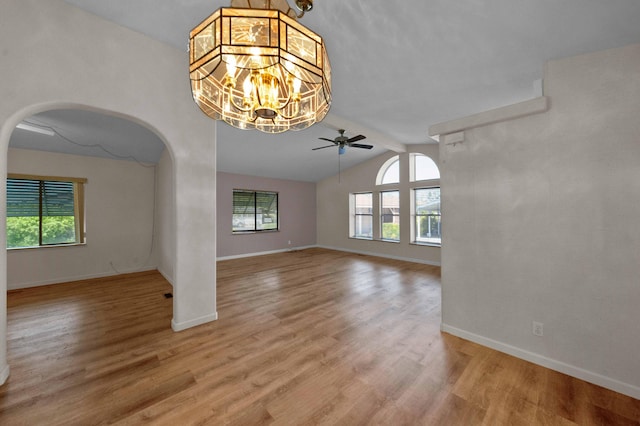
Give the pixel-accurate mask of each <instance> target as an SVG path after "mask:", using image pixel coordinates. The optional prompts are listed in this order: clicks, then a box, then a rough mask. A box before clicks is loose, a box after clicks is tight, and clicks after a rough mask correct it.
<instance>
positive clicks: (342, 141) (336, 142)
mask: <svg viewBox="0 0 640 426" xmlns="http://www.w3.org/2000/svg"><path fill="white" fill-rule="evenodd" d="M338 132H340V136H338V137H336V138H335V139H327V138H318V139H321V140H323V141H328V142H332V145H325V146H319V147H317V148H312V149H311V150H312V151H315V150H317V149H324V148H329V147H332V146H337V147H338V154H339V155H342V154H344V153H345V152H346V150H347V147H351V148H364V149H371V148H373V145H366V144H361V143H354V142H357V141H361V140H362V139H365V138H366V136H363V135H358V136H354V137H352V138H348V137H346V136H345V135H344V132H345V130H344V129H340V130H338Z"/></svg>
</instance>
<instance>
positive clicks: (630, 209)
mask: <svg viewBox="0 0 640 426" xmlns="http://www.w3.org/2000/svg"><path fill="white" fill-rule="evenodd" d="M544 92H545V95H546V96H548V97H549V99H550V109H549V111H547V112H546V113H542V114H539V115H534V116H530V117H526V118H521V119H517V120H511V121H507V122H504V123H499V124H493V125H487V126H484V127H479V128H475V129H472V130H467V131H465V141H464V142H463V143H461V144H457V145H444V144H443V145H442V146H441V151H440V155H441V162H442V168H441V171H442V194H443V217H444V218H446V220H443V223H444V230H443V238H444V241H443V253H442V292H443V296H442V297H443V304H442V312H443V329H444V330H445V331H449V332H451V333H454V334H457V335H459V336H462V337H465V338H468V339H471V340H475V341H477V342H480V343H483V344H486V345H488V346H492V347H494V348H497V349H500V350H503V351H505V352H508V353H512V354H514V355H516V356H519V357H522V358H525V359H529V360H531V361H533V362H537V363H539V364H542V365H546V366H549V367H551V368H554V369H557V370H560V371H563V372H565V373H568V374H571V375H574V376H577V377H581V378H583V379H586V380H588V381H591V382H594V383H597V384H600V385H602V386H605V387H609V388H612V389H614V390H617V391H620V392H624V393H626V394H629V395H631V396H634V397H635V398H640V363H639V361H638V360H639V357H638V354H640V327H639V326H638V324H640V309H638V302H639V301H640V284H639V283H640V278H639V277H640V227H639V226H638V218H640V167H639V164H640V163H639V159H640V45H632V46H628V47H624V48H620V49H613V50H606V51H602V52H597V53H593V54H588V55H582V56H576V57H572V58H567V59H561V60H555V61H551V62H549V63H548V64H547V66H546V70H545V79H544ZM532 321H539V322H542V323H543V324H544V329H543V330H544V335H543V336H542V337H538V336H534V335H533V334H532Z"/></svg>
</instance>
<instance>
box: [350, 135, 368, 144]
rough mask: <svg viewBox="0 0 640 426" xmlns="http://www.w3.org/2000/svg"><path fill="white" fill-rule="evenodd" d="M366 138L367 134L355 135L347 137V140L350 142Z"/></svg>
mask: <svg viewBox="0 0 640 426" xmlns="http://www.w3.org/2000/svg"><path fill="white" fill-rule="evenodd" d="M366 138H367V137H366V136H363V135H358V136H354V137H352V138H349V139H347V142H348V143H351V142H357V141H361V140H362V139H366Z"/></svg>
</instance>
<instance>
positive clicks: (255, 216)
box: [231, 188, 280, 235]
mask: <svg viewBox="0 0 640 426" xmlns="http://www.w3.org/2000/svg"><path fill="white" fill-rule="evenodd" d="M236 192H245V193H253V229H238V230H236V229H235V226H234V224H233V222H234V216H235V215H236V213H235V208H236V206H235V193H236ZM258 194H268V195H275V204H276V209H275V216H276V220H275V222H276V227H275V228H269V229H258V215H259V214H261V213H259V212H258V210H259V207H258ZM278 231H280V193H279V192H277V191H266V190H255V189H240V188H234V189H233V191H232V199H231V232H232V234H234V235H239V234H255V233H261V232H278Z"/></svg>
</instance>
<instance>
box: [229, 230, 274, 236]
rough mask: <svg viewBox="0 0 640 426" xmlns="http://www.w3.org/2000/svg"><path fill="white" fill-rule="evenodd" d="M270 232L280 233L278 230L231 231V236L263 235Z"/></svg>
mask: <svg viewBox="0 0 640 426" xmlns="http://www.w3.org/2000/svg"><path fill="white" fill-rule="evenodd" d="M270 232H280V230H279V229H262V230H259V231H231V235H247V234H264V233H270Z"/></svg>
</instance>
